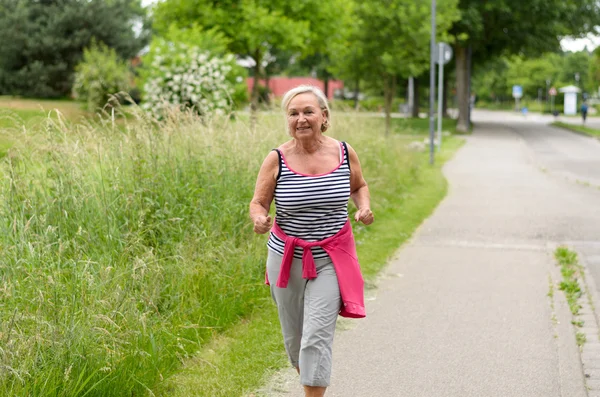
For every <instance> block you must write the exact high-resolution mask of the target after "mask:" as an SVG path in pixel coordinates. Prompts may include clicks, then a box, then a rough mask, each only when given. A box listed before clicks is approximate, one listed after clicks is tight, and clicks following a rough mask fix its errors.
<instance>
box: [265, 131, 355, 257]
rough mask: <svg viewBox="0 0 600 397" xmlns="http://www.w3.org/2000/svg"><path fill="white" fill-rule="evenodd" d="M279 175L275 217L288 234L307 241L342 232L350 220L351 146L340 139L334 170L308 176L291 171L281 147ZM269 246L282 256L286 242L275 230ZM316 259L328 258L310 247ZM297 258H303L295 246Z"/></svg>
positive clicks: (323, 251) (268, 243) (319, 249)
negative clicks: (348, 146) (338, 158)
mask: <svg viewBox="0 0 600 397" xmlns="http://www.w3.org/2000/svg"><path fill="white" fill-rule="evenodd" d="M274 150H276V151H277V153H278V154H279V175H278V177H277V184H276V186H275V194H274V199H275V219H276V221H277V224H278V225H279V227H281V229H282V230H283V231H284V232H285V234H287V235H288V236H293V237H298V238H301V239H302V240H305V241H310V242H312V241H319V240H323V239H325V238H327V237H331V236H333V235H334V234H336V233H337V232H339V231H340V230H341V229H342V227H343V226H344V224H345V223H346V221H347V220H348V199H349V198H350V163H349V159H348V148H347V146H346V143H345V142H340V163H339V165H338V166H337V167H336V168H335V169H334V170H333V171H331V172H328V173H326V174H320V175H305V174H301V173H299V172H296V171H294V170H292V169H291V168H290V167H289V166H288V165H287V162H286V160H285V157H284V156H283V153H281V151H280V150H277V149H274ZM267 246H268V247H269V249H271V250H273V251H275V252H277V253H278V254H280V255H283V249H284V247H285V243H284V241H283V240H281V239H280V238H279V237H277V236H276V235H275V234H273V232H271V234H270V236H269V241H268V242H267ZM311 250H312V252H313V256H314V258H315V259H320V258H326V257H327V253H326V252H325V250H323V249H322V248H320V247H314V248H311ZM294 257H295V258H298V259H301V258H302V248H300V247H296V249H295V251H294Z"/></svg>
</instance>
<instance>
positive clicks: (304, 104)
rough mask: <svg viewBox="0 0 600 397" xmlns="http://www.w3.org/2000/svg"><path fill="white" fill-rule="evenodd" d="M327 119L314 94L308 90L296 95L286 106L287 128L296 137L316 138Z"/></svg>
mask: <svg viewBox="0 0 600 397" xmlns="http://www.w3.org/2000/svg"><path fill="white" fill-rule="evenodd" d="M326 119H327V114H326V112H323V111H322V110H321V107H320V106H319V101H318V99H317V97H316V96H314V95H313V94H312V93H310V92H305V93H302V94H298V95H296V96H295V97H294V98H292V100H291V101H290V104H289V105H288V108H287V120H288V130H289V132H290V135H291V136H292V137H294V138H296V139H307V138H316V137H318V136H319V135H321V126H322V125H323V123H324V122H325V120H326Z"/></svg>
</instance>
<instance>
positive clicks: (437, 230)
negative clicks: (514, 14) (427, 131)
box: [277, 123, 600, 397]
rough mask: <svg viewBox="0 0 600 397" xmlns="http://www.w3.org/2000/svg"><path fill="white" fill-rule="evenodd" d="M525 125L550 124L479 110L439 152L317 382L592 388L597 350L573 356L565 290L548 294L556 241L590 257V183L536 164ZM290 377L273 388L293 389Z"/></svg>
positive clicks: (500, 395) (497, 392)
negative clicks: (460, 143)
mask: <svg viewBox="0 0 600 397" xmlns="http://www.w3.org/2000/svg"><path fill="white" fill-rule="evenodd" d="M528 128H529V129H531V128H535V129H536V130H538V131H539V130H540V129H541V130H543V129H545V128H549V127H546V126H544V125H541V124H540V125H538V126H535V127H533V126H526V125H521V126H518V127H514V126H503V125H501V124H494V123H478V124H477V128H476V130H475V133H474V134H473V135H472V136H469V137H468V138H467V143H466V144H465V146H464V147H463V148H461V149H460V150H459V152H458V153H457V155H456V156H455V158H454V159H453V160H452V161H451V162H449V163H448V164H447V165H446V167H445V169H444V172H445V174H446V177H447V178H448V181H449V185H450V188H449V194H448V196H447V197H446V199H445V200H444V201H443V202H442V203H441V204H440V206H439V207H438V208H437V210H436V211H435V213H434V214H433V215H432V216H431V217H430V218H429V219H428V220H426V221H425V223H424V224H423V225H421V227H420V228H419V230H417V232H416V233H415V235H414V237H413V238H412V240H411V241H410V242H409V243H407V244H405V245H404V246H403V248H402V249H401V250H400V251H399V252H398V253H397V255H396V258H395V259H394V260H393V261H392V262H391V264H390V265H389V267H388V268H387V269H386V270H385V271H384V273H383V276H382V278H381V280H380V283H379V288H378V289H377V291H376V292H374V293H373V296H372V297H371V298H370V301H369V302H368V317H367V318H366V319H364V320H351V321H348V320H344V321H341V323H340V326H341V328H347V329H345V330H343V331H341V332H339V333H338V334H337V335H336V342H335V346H334V373H333V381H332V386H331V387H330V388H329V390H328V392H327V396H339V397H354V396H357V397H358V396H360V397H371V396H373V397H375V396H406V397H419V396H427V397H444V396H452V397H468V396H477V397H481V396H485V397H494V396H497V397H511V396H514V397H537V396H539V397H555V396H556V397H559V396H562V397H586V396H589V397H597V396H600V350H598V351H597V352H598V354H597V355H596V353H595V348H594V350H593V351H592V352H591V353H589V351H588V353H586V354H587V363H588V364H586V365H587V367H586V368H583V366H582V361H581V357H582V355H581V354H580V351H579V349H578V348H577V346H576V343H575V331H574V327H573V326H572V325H571V324H570V321H571V313H570V312H569V309H568V306H567V305H566V302H565V300H564V295H563V293H562V292H560V291H558V290H557V289H556V288H555V287H554V294H553V298H551V297H549V296H548V295H549V292H550V290H551V286H553V285H555V284H556V283H557V281H558V279H559V277H560V273H559V272H558V268H557V266H556V265H555V262H554V259H553V256H552V254H553V250H554V248H555V247H556V246H557V245H559V244H563V243H572V246H573V247H574V248H576V249H578V250H580V249H584V248H586V249H587V250H588V251H587V254H585V255H584V256H585V258H584V262H585V261H588V260H600V246H598V245H597V242H600V190H599V189H597V188H595V187H590V186H585V185H582V184H581V183H575V182H573V181H570V180H567V179H566V178H564V176H562V175H556V174H554V173H553V172H552V170H548V169H546V168H544V167H543V165H540V163H539V161H538V160H539V158H538V157H536V152H535V150H534V149H532V148H531V147H530V145H529V144H528V142H527V139H524V137H523V133H526V131H527V129H528ZM565 133H566V134H568V133H567V132H565ZM599 157H600V152H599ZM598 174H599V175H600V170H598ZM374 199H376V198H374ZM573 244H575V245H576V246H575V245H573ZM596 248H598V250H596ZM596 283H597V284H598V285H600V280H597V281H596ZM595 296H596V298H597V295H595ZM598 309H600V305H599V304H598V302H596V310H598ZM588 310H589V309H588ZM587 314H591V317H589V318H590V320H589V321H590V322H589V323H588V324H586V327H588V326H589V327H591V326H592V323H591V321H592V320H593V313H587ZM586 332H587V331H586ZM596 336H597V334H596ZM590 338H591V339H590ZM593 338H594V335H593V334H590V336H588V343H586V345H589V344H590V343H591V344H592V347H594V346H596V347H597V346H600V345H596V344H595V343H596V342H600V341H599V340H597V339H596V340H593ZM596 357H597V360H596ZM590 360H591V361H590ZM590 363H591V364H590ZM584 371H586V372H587V373H588V375H589V376H588V377H584V375H583V374H584ZM586 378H587V382H588V385H587V386H586V385H585V381H586ZM292 379H293V381H289V380H288V382H287V384H286V385H284V386H281V385H280V386H279V387H280V391H282V390H281V388H284V389H285V388H289V390H288V391H287V392H284V393H283V394H279V393H278V394H277V395H285V396H302V395H303V394H302V389H301V388H300V386H299V385H298V384H297V378H296V377H293V378H292ZM596 379H598V382H597V383H596ZM590 388H591V390H588V389H590Z"/></svg>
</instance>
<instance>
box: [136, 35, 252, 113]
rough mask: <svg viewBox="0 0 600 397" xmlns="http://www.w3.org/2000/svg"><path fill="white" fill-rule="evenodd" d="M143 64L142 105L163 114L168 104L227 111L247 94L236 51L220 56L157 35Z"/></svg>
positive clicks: (152, 111)
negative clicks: (235, 57)
mask: <svg viewBox="0 0 600 397" xmlns="http://www.w3.org/2000/svg"><path fill="white" fill-rule="evenodd" d="M145 64H147V66H144V67H143V69H144V70H143V72H142V74H143V76H144V80H145V84H144V103H143V104H142V107H143V108H144V109H145V110H147V111H149V112H150V113H152V114H153V115H154V116H155V117H157V118H161V117H162V116H163V114H164V112H165V111H166V110H167V109H168V108H169V107H173V106H175V107H180V108H182V109H185V108H188V109H193V110H194V111H195V112H196V113H198V114H200V115H203V116H204V115H209V114H213V113H217V114H219V113H221V114H222V113H225V112H228V111H230V110H231V109H232V108H233V106H234V104H235V103H236V102H237V101H242V100H243V99H244V98H245V92H246V90H245V85H244V86H243V89H241V88H240V83H241V82H243V81H244V79H243V77H242V74H243V69H242V68H241V67H240V66H238V65H237V64H236V63H235V59H234V57H233V55H230V54H228V55H224V56H218V55H214V54H212V53H211V52H209V51H206V50H203V49H201V48H200V47H197V46H194V45H191V44H187V43H182V42H170V41H167V40H164V39H157V40H155V41H154V42H153V43H152V47H151V51H150V54H149V56H148V57H147V58H146V60H145Z"/></svg>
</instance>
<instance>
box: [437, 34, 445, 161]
mask: <svg viewBox="0 0 600 397" xmlns="http://www.w3.org/2000/svg"><path fill="white" fill-rule="evenodd" d="M443 51H444V44H442V43H439V44H438V62H439V72H438V123H437V127H438V142H437V149H438V152H439V151H440V150H441V149H442V106H443V103H442V101H443V100H444V97H443V95H444V54H443Z"/></svg>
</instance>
